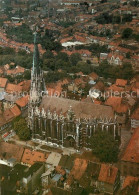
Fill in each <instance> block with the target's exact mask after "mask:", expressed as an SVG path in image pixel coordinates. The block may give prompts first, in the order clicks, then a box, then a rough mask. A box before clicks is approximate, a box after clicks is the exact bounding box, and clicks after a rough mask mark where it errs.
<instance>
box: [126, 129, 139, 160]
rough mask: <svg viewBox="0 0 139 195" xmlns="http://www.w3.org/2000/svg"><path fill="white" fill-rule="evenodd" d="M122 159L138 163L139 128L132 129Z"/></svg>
mask: <svg viewBox="0 0 139 195" xmlns="http://www.w3.org/2000/svg"><path fill="white" fill-rule="evenodd" d="M122 160H123V161H128V162H135V163H139V128H137V129H136V130H135V131H134V134H133V135H132V137H131V139H130V141H129V144H128V146H127V148H126V150H125V153H124V155H123V157H122Z"/></svg>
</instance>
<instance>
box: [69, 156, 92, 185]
mask: <svg viewBox="0 0 139 195" xmlns="http://www.w3.org/2000/svg"><path fill="white" fill-rule="evenodd" d="M87 165H88V163H87V160H85V159H80V158H76V159H75V161H74V166H73V168H72V170H71V172H70V174H69V177H68V178H67V184H68V185H71V183H72V182H73V179H75V180H79V179H81V177H82V176H83V174H84V172H85V170H86V169H87Z"/></svg>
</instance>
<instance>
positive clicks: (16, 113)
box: [10, 105, 21, 117]
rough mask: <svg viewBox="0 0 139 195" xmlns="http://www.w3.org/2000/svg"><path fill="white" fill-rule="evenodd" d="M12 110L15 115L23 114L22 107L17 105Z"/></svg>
mask: <svg viewBox="0 0 139 195" xmlns="http://www.w3.org/2000/svg"><path fill="white" fill-rule="evenodd" d="M10 110H11V112H12V113H13V114H14V116H15V117H17V116H20V114H21V111H20V109H19V108H18V107H17V106H16V105H15V106H14V107H12V108H11V109H10Z"/></svg>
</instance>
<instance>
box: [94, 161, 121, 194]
mask: <svg viewBox="0 0 139 195" xmlns="http://www.w3.org/2000/svg"><path fill="white" fill-rule="evenodd" d="M97 186H98V189H99V191H100V192H103V193H108V194H114V193H115V192H116V191H117V190H118V188H119V187H120V173H119V170H118V168H117V167H115V166H112V165H108V164H101V169H100V173H99V177H98V181H97Z"/></svg>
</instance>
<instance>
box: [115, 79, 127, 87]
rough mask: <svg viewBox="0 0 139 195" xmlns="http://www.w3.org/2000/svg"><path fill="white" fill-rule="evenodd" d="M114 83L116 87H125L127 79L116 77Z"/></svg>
mask: <svg viewBox="0 0 139 195" xmlns="http://www.w3.org/2000/svg"><path fill="white" fill-rule="evenodd" d="M115 84H116V86H118V87H125V86H126V85H127V80H124V79H116V82H115Z"/></svg>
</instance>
